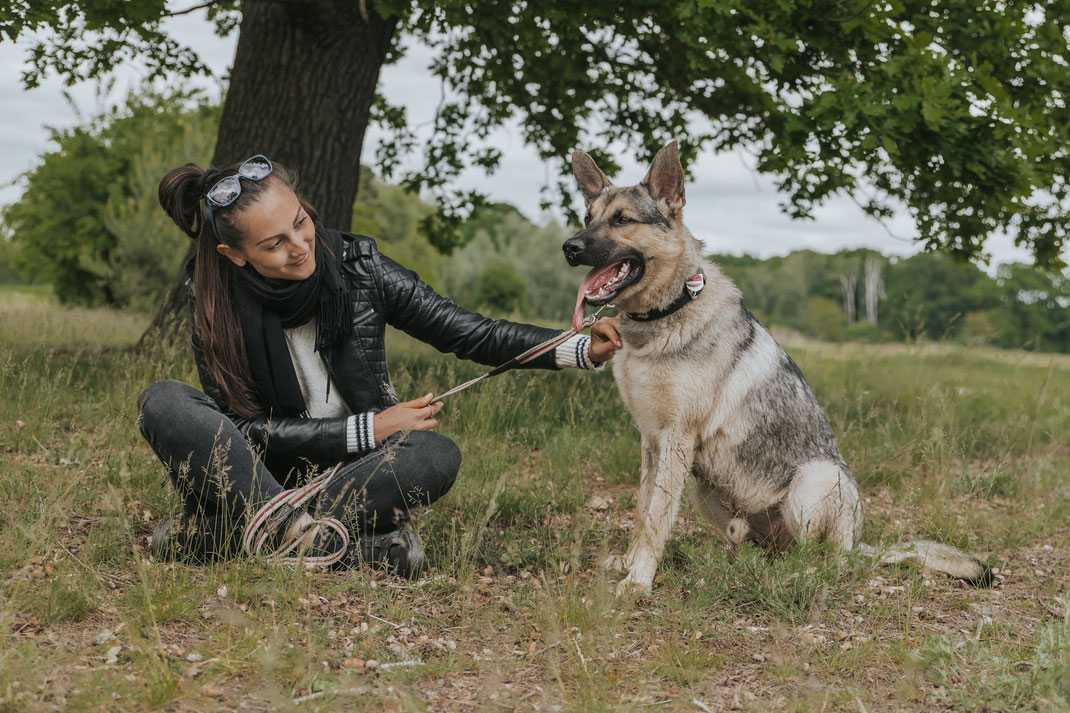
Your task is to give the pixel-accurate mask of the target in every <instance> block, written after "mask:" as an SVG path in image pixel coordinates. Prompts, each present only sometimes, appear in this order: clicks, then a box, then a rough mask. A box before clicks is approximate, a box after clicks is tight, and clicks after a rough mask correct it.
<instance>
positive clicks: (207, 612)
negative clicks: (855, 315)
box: [0, 292, 1070, 712]
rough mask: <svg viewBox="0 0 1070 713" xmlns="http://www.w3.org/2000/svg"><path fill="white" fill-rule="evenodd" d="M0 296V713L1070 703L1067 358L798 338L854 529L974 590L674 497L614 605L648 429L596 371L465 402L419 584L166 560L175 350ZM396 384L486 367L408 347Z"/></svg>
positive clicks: (476, 394)
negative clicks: (708, 513) (727, 530)
mask: <svg viewBox="0 0 1070 713" xmlns="http://www.w3.org/2000/svg"><path fill="white" fill-rule="evenodd" d="M13 295H14V293H11V292H8V293H7V294H6V295H5V296H3V297H2V298H0V299H2V301H3V304H2V305H0V711H23V710H26V711H37V710H69V711H80V710H93V711H96V710H101V711H145V710H168V711H205V710H252V711H261V710H298V711H327V710H346V711H361V710H374V711H384V710H396V711H410V710H412V711H419V710H432V711H439V710H442V711H506V710H510V711H511V710H522V711H526V710H539V711H601V710H615V711H721V710H744V711H766V710H769V711H818V710H821V711H835V710H843V711H857V712H864V711H872V712H876V711H934V710H937V711H939V710H963V711H973V710H982V711H983V710H992V711H1005V710H1024V711H1064V710H1068V709H1070V541H1068V534H1070V498H1068V495H1070V479H1068V478H1067V469H1068V464H1070V443H1068V439H1067V435H1068V433H1070V358H1068V357H1066V356H1052V355H1041V354H1025V353H1019V352H999V351H994V350H992V351H989V350H971V349H963V348H956V347H950V346H942V345H937V346H927V347H926V346H922V347H914V346H906V347H904V346H895V347H870V346H842V345H824V344H793V345H789V347H788V348H789V351H790V352H791V354H792V355H793V356H794V357H795V358H796V360H797V361H798V362H799V364H800V365H801V366H802V368H803V371H804V372H805V373H806V375H807V377H808V379H809V380H810V382H811V384H812V385H813V387H814V390H815V392H816V393H817V395H818V398H819V399H820V401H821V402H822V404H823V405H824V407H825V410H826V412H827V414H828V416H829V419H830V420H831V422H832V424H833V427H834V429H835V431H836V433H837V435H838V437H839V440H840V445H841V447H842V449H843V451H844V454H845V456H846V457H847V460H848V462H849V463H850V464H851V465H852V467H853V468H854V471H855V473H856V474H857V476H858V478H859V480H860V483H861V485H862V488H863V491H864V496H865V504H864V508H865V513H866V526H865V540H866V541H867V542H878V541H884V542H890V541H896V540H899V539H901V538H902V537H904V536H915V537H923V536H924V537H933V538H936V539H940V540H943V541H946V542H949V543H952V544H955V545H959V546H963V547H967V548H969V549H971V550H973V551H975V552H979V553H982V554H983V555H984V557H985V558H986V559H987V561H988V562H990V563H991V564H992V565H993V566H994V567H995V568H996V572H997V575H996V583H995V586H994V587H993V588H991V589H987V590H977V589H973V588H970V587H968V586H964V585H962V584H961V583H959V582H956V581H952V580H949V579H947V578H944V577H941V576H937V575H932V574H928V573H926V572H924V571H921V570H918V569H917V568H914V567H911V566H905V565H904V566H897V567H874V566H873V565H872V564H871V563H870V562H868V561H866V560H865V559H863V558H861V557H858V556H848V557H837V556H830V555H829V553H827V552H826V551H824V550H822V549H821V548H820V547H816V546H800V547H797V548H795V549H794V550H793V551H791V552H790V553H788V554H787V555H784V556H781V557H778V558H774V559H767V558H766V557H764V556H763V555H762V554H760V553H759V552H757V551H755V550H753V549H752V548H750V547H744V548H741V550H740V551H739V552H738V553H736V555H735V556H732V555H731V554H730V552H729V551H728V550H727V549H726V547H725V546H724V544H723V543H722V542H720V541H719V540H718V539H717V538H716V537H715V536H714V535H713V534H712V533H711V531H710V530H709V528H707V527H706V525H705V524H704V523H702V522H701V521H699V520H698V519H697V518H696V517H695V515H693V514H692V513H691V511H690V509H689V508H688V507H687V506H685V511H684V514H683V515H682V517H681V521H680V523H679V525H678V527H677V529H676V530H675V534H674V538H673V540H672V542H671V544H670V547H669V552H668V553H667V555H666V557H665V560H664V562H663V563H662V565H661V567H660V569H659V571H658V576H657V579H656V580H655V584H654V591H653V594H652V596H650V597H647V598H643V599H640V600H638V601H626V600H617V599H615V598H614V597H613V596H612V594H611V592H612V584H613V582H612V580H611V579H607V578H605V577H604V576H603V575H602V574H601V572H600V571H599V568H598V562H599V561H600V560H601V559H603V558H604V556H605V555H607V554H610V553H619V552H621V551H623V549H624V548H625V546H626V544H627V541H628V537H629V533H630V530H631V527H632V512H631V509H632V507H633V505H634V499H635V486H636V483H637V480H638V475H637V474H638V463H639V436H638V433H637V431H636V430H635V429H634V427H633V426H632V425H631V422H630V418H629V416H628V414H627V413H626V412H625V411H623V409H622V407H621V403H620V400H619V398H618V396H617V393H616V389H615V386H614V384H613V381H612V378H611V376H610V375H609V374H590V373H577V372H560V373H548V372H539V373H535V372H525V373H514V374H510V375H507V376H503V377H500V378H498V379H496V380H493V381H490V382H488V383H485V384H483V385H481V386H479V387H477V388H476V389H473V390H471V391H469V392H466V393H465V394H464V395H461V396H458V397H457V398H456V399H455V400H453V401H452V402H451V403H449V404H448V406H447V408H446V409H445V410H444V412H443V415H442V421H443V425H442V431H443V432H445V433H446V434H448V435H449V436H451V437H452V438H454V439H455V440H456V441H457V442H458V443H459V444H460V446H461V449H462V451H463V453H464V464H463V466H462V471H461V475H460V478H459V480H458V482H457V484H456V486H455V487H454V489H453V490H452V491H451V492H450V493H449V495H447V496H446V497H445V498H444V499H443V500H441V501H440V502H439V503H436V504H435V505H434V506H433V508H431V509H430V510H429V511H427V512H425V513H423V515H422V516H421V517H420V518H419V519H418V520H417V521H416V525H417V528H418V530H419V532H420V533H421V536H422V538H423V540H424V542H425V545H426V547H427V549H428V551H429V558H430V563H431V570H430V572H429V573H428V574H427V575H425V577H424V578H423V579H421V580H420V581H418V582H415V583H412V582H407V581H404V580H401V579H397V578H394V577H390V576H383V575H382V574H381V573H379V574H376V573H373V572H370V571H350V572H315V573H312V574H306V573H303V572H298V571H293V570H289V569H278V568H273V567H268V566H264V565H262V564H260V563H258V562H255V561H246V560H240V561H231V562H225V563H217V564H213V565H210V566H188V565H183V564H159V563H154V562H151V561H150V560H149V559H148V555H147V551H146V544H147V540H148V536H149V534H150V533H151V532H152V528H153V527H154V525H155V523H156V522H157V521H158V520H159V519H160V518H161V517H162V516H164V515H166V514H168V513H169V512H173V511H174V510H175V509H176V508H177V502H176V499H175V497H174V495H173V493H172V492H171V491H170V489H169V486H168V487H167V488H164V487H161V484H160V483H161V477H163V470H162V467H161V466H160V464H159V463H158V462H157V461H156V459H155V457H154V455H153V454H152V452H151V451H150V450H149V448H148V446H147V445H146V444H145V443H144V442H143V440H142V439H141V437H140V435H139V434H138V431H137V428H136V425H135V423H136V409H135V398H136V396H137V394H138V393H139V392H140V391H141V390H142V389H143V388H144V387H145V386H147V385H148V384H150V383H152V382H153V381H156V380H159V379H165V378H175V379H180V380H183V381H186V382H188V383H193V384H196V383H197V381H196V376H195V373H194V370H193V367H192V363H191V361H190V359H189V356H188V354H187V351H188V350H187V349H185V348H182V347H181V346H180V347H179V348H177V349H173V350H167V349H161V350H158V351H155V352H153V353H137V352H134V351H132V350H131V349H130V348H129V346H130V345H131V344H133V343H134V342H135V341H136V339H137V337H138V336H139V334H140V333H141V330H142V328H143V327H144V320H142V319H139V318H136V317H132V316H130V315H124V314H116V313H111V312H105V311H93V310H61V309H59V308H56V307H54V306H52V305H50V304H49V303H48V300H47V298H43V297H41V296H40V295H28V296H27V295H22V296H18V295H15V296H13ZM389 353H390V354H391V356H392V360H391V370H392V375H393V378H394V381H395V384H396V386H397V389H398V392H399V393H400V394H401V395H402V397H403V398H410V397H412V396H415V395H418V394H422V393H426V392H428V391H441V390H443V389H444V388H446V387H448V386H450V385H453V384H455V383H458V381H459V380H461V379H464V378H466V377H469V376H471V375H474V374H475V373H477V372H478V367H476V366H475V365H471V364H463V363H459V362H457V361H456V360H455V359H453V358H452V357H449V356H441V355H438V354H437V353H435V352H433V351H431V350H430V349H429V348H425V347H424V346H423V345H419V344H414V343H412V342H410V341H407V339H406V338H404V337H401V336H399V335H391V347H390V352H389Z"/></svg>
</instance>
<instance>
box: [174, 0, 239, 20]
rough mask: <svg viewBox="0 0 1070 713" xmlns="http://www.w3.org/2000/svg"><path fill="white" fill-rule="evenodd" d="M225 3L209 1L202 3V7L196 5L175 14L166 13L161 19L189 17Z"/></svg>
mask: <svg viewBox="0 0 1070 713" xmlns="http://www.w3.org/2000/svg"><path fill="white" fill-rule="evenodd" d="M223 1H224V0H208V2H202V3H201V4H200V5H194V6H193V7H187V8H186V9H185V10H176V11H175V12H165V13H163V14H162V15H161V16H160V17H178V16H179V15H188V14H190V13H191V12H196V11H197V10H203V9H204V8H206V7H211V6H212V5H219V4H221V3H222V2H223Z"/></svg>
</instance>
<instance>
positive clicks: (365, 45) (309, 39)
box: [141, 0, 397, 344]
mask: <svg viewBox="0 0 1070 713" xmlns="http://www.w3.org/2000/svg"><path fill="white" fill-rule="evenodd" d="M396 25H397V18H396V17H386V18H384V17H380V16H379V15H378V14H377V13H376V12H375V9H374V5H373V3H371V2H367V0H357V1H355V0H302V1H300V2H297V1H293V0H246V2H245V3H244V4H243V7H242V19H241V28H240V31H239V35H238V47H237V52H236V54H235V57H234V68H233V70H232V71H231V75H230V86H229V89H228V91H227V96H226V99H225V101H224V104H223V116H222V119H221V121H220V125H219V136H218V138H217V140H216V146H215V155H214V156H213V158H212V165H214V166H216V167H219V168H222V167H225V166H229V165H231V164H233V163H236V162H238V161H241V160H243V159H246V158H248V157H249V156H252V155H255V154H258V153H262V154H264V155H266V156H267V157H269V158H270V159H271V160H272V161H277V162H279V163H282V164H284V165H285V166H287V167H289V168H291V169H295V170H296V172H297V174H298V177H299V181H300V182H299V186H298V190H299V191H300V192H301V193H302V194H303V195H304V196H305V197H306V198H307V199H308V201H309V202H310V203H311V204H312V205H313V206H314V207H315V208H316V210H317V211H318V212H319V216H320V221H321V222H322V223H323V224H324V225H326V226H328V227H331V228H337V229H339V230H349V229H350V226H351V223H352V220H353V203H354V201H355V200H356V198H357V186H358V181H359V178H360V153H361V147H362V145H363V143H364V132H365V130H366V129H367V127H368V118H369V116H370V114H371V107H372V102H373V100H374V99H375V88H376V84H377V83H378V81H379V71H380V69H381V68H382V66H383V61H384V59H385V58H386V54H387V52H388V51H389V49H390V47H391V44H392V43H393V39H394V32H395V28H396ZM184 280H185V275H184V274H180V275H179V276H178V277H177V278H176V283H175V284H174V285H173V286H172V288H171V291H170V294H168V296H167V299H166V300H165V301H164V304H163V306H162V308H161V310H160V312H159V313H158V314H157V316H156V318H155V319H154V320H153V322H152V324H151V325H150V326H149V329H148V330H147V331H146V333H145V335H144V336H143V337H142V340H141V342H142V344H145V343H146V342H148V341H153V342H155V341H159V340H160V339H161V338H162V339H173V338H174V337H176V336H178V334H176V331H179V332H181V331H183V330H181V329H180V328H181V327H184V325H185V319H184V310H185V309H186V307H185V292H184V289H183V286H182V283H183V281H184ZM176 310H177V311H178V312H177V313H176Z"/></svg>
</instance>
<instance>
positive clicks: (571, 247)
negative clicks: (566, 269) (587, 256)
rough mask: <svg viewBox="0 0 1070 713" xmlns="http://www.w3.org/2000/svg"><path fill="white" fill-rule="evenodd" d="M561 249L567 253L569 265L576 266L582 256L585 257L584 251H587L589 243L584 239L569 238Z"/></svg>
mask: <svg viewBox="0 0 1070 713" xmlns="http://www.w3.org/2000/svg"><path fill="white" fill-rule="evenodd" d="M561 249H562V250H564V251H565V259H566V260H568V264H569V265H572V266H575V265H576V263H577V262H578V261H579V259H580V256H581V255H583V251H584V250H586V249H587V241H586V240H584V239H583V238H575V237H573V238H569V239H568V240H566V241H565V244H564V245H562V246H561Z"/></svg>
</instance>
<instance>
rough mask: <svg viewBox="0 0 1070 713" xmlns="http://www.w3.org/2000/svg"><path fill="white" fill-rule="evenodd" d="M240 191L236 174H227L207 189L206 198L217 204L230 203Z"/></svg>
mask: <svg viewBox="0 0 1070 713" xmlns="http://www.w3.org/2000/svg"><path fill="white" fill-rule="evenodd" d="M240 193H241V184H239V183H238V177H237V176H227V177H226V178H224V179H223V180H221V181H220V182H219V183H217V184H215V185H214V186H212V189H211V190H210V191H208V198H209V199H210V200H211V201H212V202H213V203H215V204H216V205H218V206H224V205H230V204H231V203H233V202H234V199H235V198H237V197H238V194H240Z"/></svg>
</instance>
